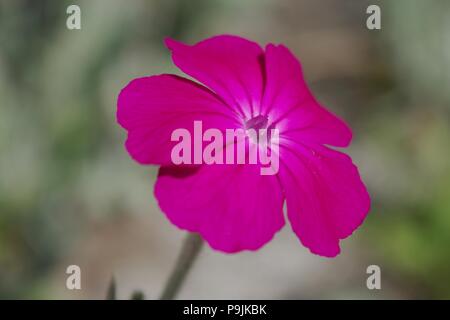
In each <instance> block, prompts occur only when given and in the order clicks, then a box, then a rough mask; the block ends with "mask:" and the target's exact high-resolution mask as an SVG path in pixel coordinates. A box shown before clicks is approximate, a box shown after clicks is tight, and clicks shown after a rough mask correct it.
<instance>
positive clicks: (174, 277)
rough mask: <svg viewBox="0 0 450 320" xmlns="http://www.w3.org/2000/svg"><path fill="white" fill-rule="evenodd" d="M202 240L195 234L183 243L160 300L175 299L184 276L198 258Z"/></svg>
mask: <svg viewBox="0 0 450 320" xmlns="http://www.w3.org/2000/svg"><path fill="white" fill-rule="evenodd" d="M202 244H203V240H202V238H201V237H200V235H198V234H197V233H189V234H188V235H187V236H186V239H185V240H184V242H183V247H182V248H181V252H180V254H179V256H178V258H177V262H176V264H175V268H174V269H173V271H172V273H171V275H170V277H169V280H168V281H167V283H166V286H165V287H164V290H163V293H162V294H161V298H160V299H161V300H171V299H175V297H176V295H177V294H178V291H179V290H180V288H181V285H182V284H183V282H184V280H185V279H186V275H187V274H188V272H189V270H190V268H191V267H192V264H193V262H194V261H195V258H196V257H197V256H198V253H199V252H200V249H201V247H202Z"/></svg>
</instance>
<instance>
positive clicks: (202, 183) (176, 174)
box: [155, 165, 284, 253]
mask: <svg viewBox="0 0 450 320" xmlns="http://www.w3.org/2000/svg"><path fill="white" fill-rule="evenodd" d="M155 196H156V198H157V199H158V203H159V206H160V207H161V209H162V211H163V212H164V213H165V214H166V215H167V217H168V218H169V219H170V221H171V222H172V223H173V224H175V225H176V226H178V227H179V228H181V229H185V230H188V231H192V232H198V233H200V234H201V235H202V236H203V238H204V239H205V240H206V241H207V242H208V243H209V244H210V246H211V247H212V248H214V249H217V250H221V251H225V252H229V253H231V252H237V251H241V250H256V249H258V248H260V247H261V246H262V245H264V244H265V243H267V242H268V241H269V240H270V239H272V237H273V235H274V234H275V233H276V232H277V231H278V230H280V229H281V227H283V225H284V218H283V211H282V210H283V200H284V198H283V194H282V191H281V187H280V185H279V182H278V180H277V177H276V176H261V175H260V168H259V166H257V165H253V166H248V165H211V166H202V167H197V168H195V169H194V168H188V169H186V168H180V167H161V169H160V172H159V176H158V180H157V182H156V185H155Z"/></svg>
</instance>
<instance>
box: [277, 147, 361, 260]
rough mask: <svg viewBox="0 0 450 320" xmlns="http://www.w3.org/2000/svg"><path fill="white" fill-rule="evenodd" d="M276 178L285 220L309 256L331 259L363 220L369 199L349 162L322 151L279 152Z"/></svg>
mask: <svg viewBox="0 0 450 320" xmlns="http://www.w3.org/2000/svg"><path fill="white" fill-rule="evenodd" d="M280 151H281V157H282V160H283V161H282V165H281V167H280V179H281V181H282V185H283V187H284V190H285V195H286V202H287V212H288V218H289V220H290V222H291V225H292V228H293V230H294V232H295V233H296V234H297V236H298V237H299V239H300V241H301V242H302V243H303V245H304V246H306V247H308V248H309V249H310V250H311V252H313V253H316V254H319V255H322V256H327V257H334V256H336V255H337V254H338V253H339V252H340V248H339V240H340V239H343V238H346V237H348V236H349V235H350V234H351V233H352V232H353V231H354V230H355V229H356V228H357V227H358V226H359V225H360V224H361V223H362V222H363V220H364V218H365V217H366V215H367V213H368V211H369V207H370V198H369V195H368V193H367V190H366V188H365V186H364V184H363V182H362V181H361V178H360V176H359V173H358V170H357V168H356V166H355V165H354V164H353V163H352V161H351V159H350V157H348V156H347V155H345V154H343V153H340V152H338V151H334V150H331V149H329V148H326V147H322V146H314V147H307V146H302V145H299V144H297V143H291V144H289V145H286V144H285V145H284V146H283V147H282V149H281V150H280Z"/></svg>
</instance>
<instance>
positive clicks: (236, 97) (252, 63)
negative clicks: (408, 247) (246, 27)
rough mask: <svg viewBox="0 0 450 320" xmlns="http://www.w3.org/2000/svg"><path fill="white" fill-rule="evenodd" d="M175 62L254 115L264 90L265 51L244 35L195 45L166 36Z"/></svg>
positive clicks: (243, 112)
mask: <svg viewBox="0 0 450 320" xmlns="http://www.w3.org/2000/svg"><path fill="white" fill-rule="evenodd" d="M166 45H167V47H168V48H169V49H170V50H171V51H172V57H173V61H174V63H175V64H176V65H177V66H178V67H179V68H180V69H181V70H182V71H183V72H185V73H187V74H189V75H190V76H192V77H194V78H195V79H197V80H198V81H200V82H202V83H203V84H205V85H206V86H207V87H209V88H210V89H211V90H213V91H214V92H216V93H217V94H218V95H219V96H220V97H222V98H223V99H224V100H225V101H226V102H227V103H228V105H230V106H232V107H233V108H234V110H235V111H236V112H237V113H239V114H240V115H241V116H243V117H244V118H246V119H249V118H251V117H252V115H257V113H256V110H257V108H259V104H260V102H261V97H262V90H263V66H262V59H263V57H264V52H263V50H262V49H261V47H260V46H259V45H258V44H257V43H255V42H251V41H248V40H246V39H243V38H240V37H237V36H229V35H222V36H216V37H212V38H209V39H206V40H204V41H201V42H199V43H197V44H195V45H192V46H190V45H186V44H183V43H180V42H177V41H175V40H172V39H167V40H166Z"/></svg>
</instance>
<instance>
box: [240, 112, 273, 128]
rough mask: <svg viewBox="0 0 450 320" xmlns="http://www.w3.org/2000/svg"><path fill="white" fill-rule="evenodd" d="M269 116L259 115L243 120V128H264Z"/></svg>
mask: <svg viewBox="0 0 450 320" xmlns="http://www.w3.org/2000/svg"><path fill="white" fill-rule="evenodd" d="M268 122H269V118H268V117H267V116H263V115H259V116H256V117H253V118H251V119H250V120H247V121H246V122H245V130H248V129H254V130H256V131H259V129H266V128H267V124H268Z"/></svg>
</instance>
